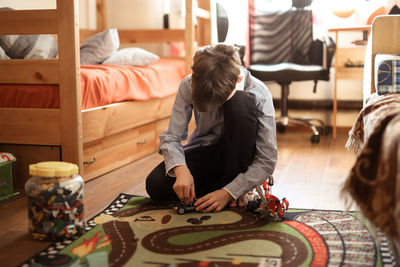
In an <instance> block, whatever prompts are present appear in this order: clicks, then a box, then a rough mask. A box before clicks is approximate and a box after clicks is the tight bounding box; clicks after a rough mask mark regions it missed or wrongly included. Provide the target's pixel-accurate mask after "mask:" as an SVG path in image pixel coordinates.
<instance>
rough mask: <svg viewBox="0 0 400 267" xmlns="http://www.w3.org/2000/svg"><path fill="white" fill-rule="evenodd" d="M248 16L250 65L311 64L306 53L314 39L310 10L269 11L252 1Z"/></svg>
mask: <svg viewBox="0 0 400 267" xmlns="http://www.w3.org/2000/svg"><path fill="white" fill-rule="evenodd" d="M256 3H257V2H256ZM249 16H250V23H249V24H250V25H249V26H250V31H249V32H250V62H251V64H267V65H271V64H277V63H282V62H292V63H298V64H309V62H308V56H307V53H308V51H309V49H310V46H311V43H312V40H313V39H312V13H311V10H307V9H290V10H286V11H279V12H269V11H266V10H262V9H260V7H258V6H257V5H256V4H254V2H253V3H251V4H250V14H249Z"/></svg>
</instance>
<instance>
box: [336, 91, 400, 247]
mask: <svg viewBox="0 0 400 267" xmlns="http://www.w3.org/2000/svg"><path fill="white" fill-rule="evenodd" d="M349 134H350V137H349V140H348V142H347V145H346V146H347V147H348V148H349V149H353V150H354V152H355V153H356V154H357V156H358V158H357V160H356V162H355V164H354V166H353V168H352V170H351V172H350V173H349V175H348V177H347V180H346V183H345V185H344V187H343V192H345V193H349V194H350V195H351V197H352V198H353V200H354V201H355V202H356V203H357V204H358V205H359V207H360V209H361V211H362V212H363V213H364V215H365V216H366V217H367V218H368V219H369V220H371V221H372V223H373V224H374V225H375V226H376V227H378V228H380V229H381V230H382V231H383V232H384V233H386V235H387V236H388V237H389V238H390V239H392V240H393V241H394V243H395V244H396V243H397V244H399V243H400V242H399V241H400V182H399V183H398V182H397V180H398V179H400V165H399V163H400V161H399V159H400V148H399V142H400V95H399V94H387V95H382V96H377V95H375V94H374V95H372V97H371V98H370V100H369V101H368V103H367V105H366V106H365V107H364V108H363V110H362V111H361V112H360V114H359V115H358V117H357V119H356V121H355V123H354V125H353V127H352V129H351V131H350V133H349Z"/></svg>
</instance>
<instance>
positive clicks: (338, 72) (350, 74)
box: [328, 26, 371, 139]
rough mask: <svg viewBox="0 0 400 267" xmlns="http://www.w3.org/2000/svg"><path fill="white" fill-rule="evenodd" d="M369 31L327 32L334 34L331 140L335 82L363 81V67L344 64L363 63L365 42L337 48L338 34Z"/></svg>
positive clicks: (363, 28)
mask: <svg viewBox="0 0 400 267" xmlns="http://www.w3.org/2000/svg"><path fill="white" fill-rule="evenodd" d="M370 29H371V27H370V26H360V27H349V28H332V29H329V30H328V31H329V32H334V33H335V43H336V52H335V80H334V91H333V114H332V127H333V129H332V135H333V139H336V113H337V80H338V79H360V80H362V79H363V72H364V66H358V65H357V64H356V65H355V66H350V67H349V66H348V64H347V65H346V62H347V61H348V60H351V62H354V63H357V62H364V58H365V51H366V41H364V42H363V41H362V40H361V41H360V42H358V43H356V45H354V46H352V47H339V33H340V32H350V31H353V32H356V31H361V32H368V31H369V30H370Z"/></svg>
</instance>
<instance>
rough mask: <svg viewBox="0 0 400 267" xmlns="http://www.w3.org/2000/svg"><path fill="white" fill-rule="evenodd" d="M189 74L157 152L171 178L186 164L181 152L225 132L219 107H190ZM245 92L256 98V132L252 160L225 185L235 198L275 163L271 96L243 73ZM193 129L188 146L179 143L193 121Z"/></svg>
mask: <svg viewBox="0 0 400 267" xmlns="http://www.w3.org/2000/svg"><path fill="white" fill-rule="evenodd" d="M190 83H191V75H188V76H186V77H185V78H184V79H183V80H182V82H181V84H180V86H179V90H178V93H177V95H176V99H175V103H174V107H173V109H172V114H171V120H170V123H169V126H168V128H167V129H166V130H165V131H164V132H163V133H162V134H161V135H160V148H159V152H160V154H162V155H163V157H164V161H165V168H166V173H168V174H169V175H172V176H174V174H173V171H172V169H173V168H174V167H176V166H178V165H186V161H185V154H184V149H189V148H195V147H199V146H208V145H212V144H215V143H217V142H218V140H219V139H220V138H221V136H222V135H223V131H224V117H223V111H222V108H219V109H216V110H213V111H208V112H199V111H198V110H197V109H196V108H195V107H194V106H193V104H192V98H191V96H192V88H191V84H190ZM244 91H246V92H249V93H251V94H253V95H254V96H255V98H256V106H257V116H258V130H257V137H256V150H255V155H254V160H253V162H252V164H251V165H250V166H249V168H248V170H247V171H246V172H245V173H241V174H239V175H238V176H237V177H235V179H233V181H232V182H230V183H229V184H227V185H226V186H225V187H224V189H225V190H227V191H228V192H229V193H230V194H231V195H232V196H233V197H234V198H235V199H236V198H238V197H239V196H241V195H243V194H244V193H246V192H247V191H249V190H251V189H253V188H254V187H255V186H257V185H260V184H262V182H263V181H265V180H266V178H268V177H269V176H270V175H272V174H273V172H274V169H275V165H276V161H277V144H276V125H275V110H274V106H273V102H272V96H271V93H270V92H269V90H268V88H267V87H266V85H265V84H264V83H263V82H261V81H260V80H258V79H256V78H255V77H253V76H251V74H250V72H249V71H247V70H244ZM192 112H194V118H195V122H196V129H195V130H194V131H193V133H192V134H191V136H190V137H189V140H188V143H187V145H185V146H183V145H182V144H181V141H182V140H186V139H187V135H188V124H189V121H190V119H191V118H192Z"/></svg>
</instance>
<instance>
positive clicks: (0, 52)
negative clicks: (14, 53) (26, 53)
mask: <svg viewBox="0 0 400 267" xmlns="http://www.w3.org/2000/svg"><path fill="white" fill-rule="evenodd" d="M0 59H10V58H9V57H8V56H7V54H6V52H4V50H3V48H1V47H0Z"/></svg>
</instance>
